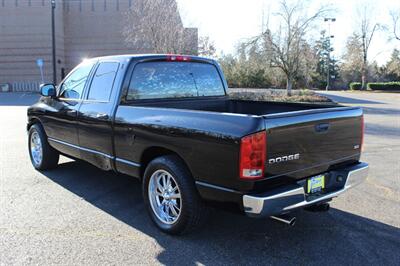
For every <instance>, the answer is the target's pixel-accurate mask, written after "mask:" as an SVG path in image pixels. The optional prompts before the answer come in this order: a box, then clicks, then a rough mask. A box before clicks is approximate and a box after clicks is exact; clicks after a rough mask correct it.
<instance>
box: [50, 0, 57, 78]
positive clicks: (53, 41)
mask: <svg viewBox="0 0 400 266" xmlns="http://www.w3.org/2000/svg"><path fill="white" fill-rule="evenodd" d="M55 8H56V0H51V43H52V47H51V49H52V60H53V84H57V72H56V36H55V23H54V10H55Z"/></svg>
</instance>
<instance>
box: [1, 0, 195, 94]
mask: <svg viewBox="0 0 400 266" xmlns="http://www.w3.org/2000/svg"><path fill="white" fill-rule="evenodd" d="M133 1H138V0H56V10H55V18H56V19H55V24H56V55H57V60H56V61H57V80H58V81H60V80H61V69H64V72H65V73H68V71H70V70H71V69H72V68H73V67H74V66H75V65H77V64H78V63H79V62H80V61H81V60H82V59H83V58H86V57H94V56H101V55H113V54H127V53H149V52H151V51H150V50H145V49H142V48H140V47H136V48H128V47H127V46H126V45H125V44H124V37H123V35H122V28H123V27H122V25H123V23H124V19H123V17H124V13H125V12H126V11H127V10H128V9H129V8H130V5H131V4H132V3H133ZM185 31H186V32H187V36H188V37H187V46H188V49H187V51H188V53H196V52H197V29H194V28H189V29H185ZM38 58H42V59H43V60H44V80H45V81H46V82H51V81H52V55H51V4H50V0H0V84H2V83H3V84H4V83H8V84H11V87H12V88H15V90H30V88H32V89H31V90H37V85H34V84H38V83H39V82H40V79H41V78H40V71H39V68H38V67H37V66H36V59H38ZM35 86H36V87H35Z"/></svg>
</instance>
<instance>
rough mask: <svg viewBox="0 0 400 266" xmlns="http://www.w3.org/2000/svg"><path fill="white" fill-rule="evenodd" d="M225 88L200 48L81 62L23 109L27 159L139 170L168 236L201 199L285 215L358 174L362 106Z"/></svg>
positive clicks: (40, 164) (321, 201)
mask: <svg viewBox="0 0 400 266" xmlns="http://www.w3.org/2000/svg"><path fill="white" fill-rule="evenodd" d="M226 91H227V83H226V81H225V79H224V76H223V73H222V71H221V69H220V67H219V66H218V64H217V63H216V62H215V61H214V60H210V59H205V58H201V57H189V56H181V55H122V56H110V57H101V58H93V59H90V60H86V61H84V62H82V63H81V64H80V65H78V66H77V67H76V68H75V69H74V70H72V71H71V73H70V74H69V75H68V76H67V77H66V78H65V79H64V80H63V81H62V82H61V83H60V84H59V85H58V86H57V87H55V86H54V85H52V84H45V85H42V95H43V96H42V97H41V98H40V100H39V102H38V103H36V104H34V105H33V106H31V107H30V108H29V109H28V121H29V122H28V126H27V127H28V131H29V142H28V143H29V154H30V158H31V161H32V164H33V166H34V167H35V168H36V169H38V170H46V169H50V168H54V167H56V166H57V164H58V159H59V155H60V154H62V155H65V156H68V157H71V158H77V159H81V160H84V161H87V162H89V163H91V164H93V165H95V166H97V167H99V168H101V169H103V170H112V171H115V172H119V173H124V174H127V175H131V176H133V177H136V178H138V179H140V180H141V181H142V184H143V196H144V202H145V206H146V207H147V209H148V212H149V214H150V216H151V218H152V220H153V221H154V223H155V224H156V225H157V226H158V227H159V228H160V229H162V230H163V231H165V232H167V233H172V234H179V233H183V232H186V231H188V230H190V229H193V228H195V227H196V226H197V225H199V224H201V223H202V221H203V220H204V217H205V216H206V213H207V205H210V204H212V205H214V206H223V207H224V208H229V209H232V208H233V209H236V210H239V211H240V212H242V213H245V214H247V215H248V216H251V217H273V218H275V219H278V220H281V221H284V222H287V223H293V222H294V219H287V218H285V217H284V215H286V216H287V213H289V212H290V211H292V210H294V209H297V208H309V209H310V208H313V209H314V210H323V209H327V206H329V205H327V202H329V201H330V200H331V199H332V198H334V197H336V196H338V195H339V194H341V193H342V192H345V191H346V190H348V189H349V188H351V187H354V186H355V185H357V184H359V183H361V182H362V181H363V180H364V179H365V178H366V177H367V172H368V165H367V164H366V163H362V162H360V161H359V160H360V153H361V148H362V144H363V134H364V132H363V130H364V120H363V113H362V109H360V108H357V107H345V106H339V105H318V104H302V103H277V102H256V101H243V100H233V99H230V98H229V97H228V96H227V93H226Z"/></svg>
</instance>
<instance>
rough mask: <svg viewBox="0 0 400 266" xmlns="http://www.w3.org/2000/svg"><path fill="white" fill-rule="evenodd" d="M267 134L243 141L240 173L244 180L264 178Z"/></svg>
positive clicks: (250, 137) (246, 138)
mask: <svg viewBox="0 0 400 266" xmlns="http://www.w3.org/2000/svg"><path fill="white" fill-rule="evenodd" d="M266 144H267V136H266V132H265V131H263V132H258V133H255V134H252V135H249V136H246V137H244V138H242V139H241V142H240V162H239V171H240V178H242V179H247V180H251V179H258V178H262V177H263V176H264V165H265V157H266V148H267V145H266Z"/></svg>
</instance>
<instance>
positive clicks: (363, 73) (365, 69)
mask: <svg viewBox="0 0 400 266" xmlns="http://www.w3.org/2000/svg"><path fill="white" fill-rule="evenodd" d="M367 76H368V67H367V62H366V59H365V58H364V62H363V66H362V69H361V90H366V89H367Z"/></svg>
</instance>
